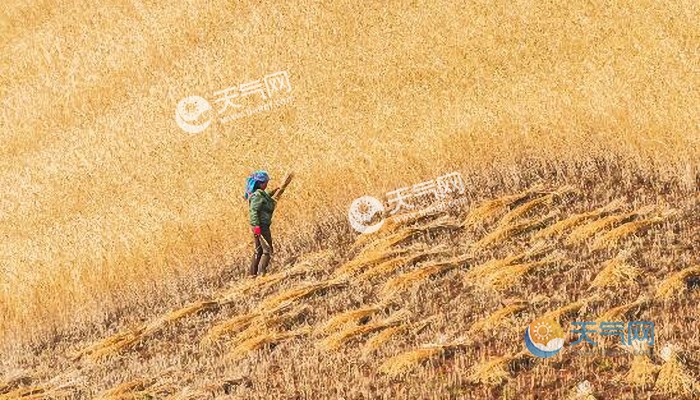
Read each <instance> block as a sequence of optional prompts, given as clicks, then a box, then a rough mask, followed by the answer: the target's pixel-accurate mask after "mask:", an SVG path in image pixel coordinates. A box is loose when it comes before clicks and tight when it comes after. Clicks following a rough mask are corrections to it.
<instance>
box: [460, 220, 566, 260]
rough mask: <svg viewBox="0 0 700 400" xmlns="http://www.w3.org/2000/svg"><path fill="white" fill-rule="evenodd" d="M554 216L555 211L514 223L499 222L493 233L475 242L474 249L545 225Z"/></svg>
mask: <svg viewBox="0 0 700 400" xmlns="http://www.w3.org/2000/svg"><path fill="white" fill-rule="evenodd" d="M553 218H554V213H549V214H547V215H546V216H544V217H539V218H538V217H533V218H531V219H528V220H525V221H520V222H516V223H512V224H503V225H501V224H499V225H498V226H497V227H496V228H495V229H494V230H493V231H492V232H491V233H489V234H487V235H486V236H484V237H483V238H481V239H479V241H477V242H475V243H473V244H472V251H477V250H481V249H484V248H486V247H488V246H490V245H491V244H493V243H495V242H498V241H503V240H505V239H507V238H509V237H512V236H516V235H520V234H522V233H526V232H528V231H531V230H533V229H537V228H540V227H543V226H545V225H546V224H547V223H548V222H549V221H551V220H552V219H553Z"/></svg>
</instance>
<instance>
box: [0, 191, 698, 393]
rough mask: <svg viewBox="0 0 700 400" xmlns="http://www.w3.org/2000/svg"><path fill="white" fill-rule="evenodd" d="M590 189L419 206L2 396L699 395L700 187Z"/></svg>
mask: <svg viewBox="0 0 700 400" xmlns="http://www.w3.org/2000/svg"><path fill="white" fill-rule="evenodd" d="M580 182H582V184H581V185H564V184H562V185H559V186H554V187H552V186H547V185H544V184H538V185H533V184H530V185H525V186H524V188H523V189H522V190H518V191H514V192H507V191H505V190H503V193H501V194H500V195H499V196H497V197H493V198H484V199H481V200H479V201H475V202H474V203H473V204H471V205H470V206H468V207H464V208H463V209H455V210H450V211H449V212H438V211H434V212H428V213H421V215H419V214H415V215H414V216H410V215H403V216H402V217H403V218H402V221H403V222H402V223H401V224H397V223H395V221H394V220H391V219H390V220H388V221H387V223H386V224H385V225H384V226H383V227H382V229H380V231H379V232H377V233H375V234H371V235H362V236H359V237H357V238H356V240H355V241H354V243H348V244H347V245H346V246H342V245H338V246H337V247H333V248H326V249H323V250H321V251H314V252H306V253H300V254H298V255H297V256H298V257H292V258H291V259H290V260H289V262H288V263H287V264H286V265H277V266H276V267H275V268H274V270H273V271H272V272H271V273H270V274H268V275H266V276H264V277H259V278H256V279H250V278H245V279H240V280H236V281H231V282H230V283H229V284H228V285H227V286H225V287H221V288H219V289H218V290H216V291H214V292H213V293H211V294H210V295H208V296H206V297H203V298H201V299H198V300H196V301H193V302H191V303H189V304H185V305H183V306H179V307H173V308H172V309H171V311H169V312H167V313H165V314H163V315H156V316H154V317H153V318H151V319H148V320H144V321H142V322H141V323H137V324H131V325H129V326H125V325H124V323H117V324H116V326H117V327H116V328H114V329H110V330H109V331H108V332H105V333H103V334H101V336H102V337H97V336H95V334H94V333H93V336H95V337H94V338H93V339H87V338H85V337H84V336H81V335H76V337H72V338H64V339H63V340H61V341H59V342H58V343H55V344H53V345H52V346H50V347H45V348H37V349H34V351H35V354H32V355H26V357H25V359H24V360H21V362H18V364H23V367H24V369H22V368H21V367H22V366H19V367H20V369H17V370H13V371H7V373H6V376H5V379H6V382H5V383H4V384H3V385H0V393H3V395H0V398H2V399H5V398H7V399H10V398H26V399H29V398H59V397H63V396H68V397H72V398H96V397H98V398H102V399H141V398H144V399H145V398H159V399H160V398H163V399H166V398H167V399H207V398H214V397H216V398H219V397H221V398H226V396H232V397H231V398H247V399H250V398H260V399H267V398H309V399H312V398H318V397H319V396H320V397H324V398H326V397H327V398H347V399H350V398H353V399H355V398H379V397H381V398H407V397H411V398H454V397H460V398H473V399H483V398H503V399H515V398H543V399H544V398H547V399H549V398H581V399H583V398H585V399H593V398H599V399H607V398H616V399H622V398H625V399H626V398H630V399H631V398H647V396H649V395H651V396H652V397H651V398H658V399H666V398H674V399H675V398H686V399H691V398H697V396H698V393H700V392H698V390H699V389H700V386H699V384H698V382H699V380H700V374H699V373H698V371H699V370H700V369H698V365H700V358H698V354H700V353H699V352H698V350H700V340H698V339H699V337H698V332H697V321H698V320H699V317H700V309H699V308H698V307H697V303H698V301H699V300H700V290H698V278H699V277H700V259H698V254H700V253H699V252H698V251H699V250H700V242H699V241H698V240H697V238H698V237H699V236H698V235H699V234H700V196H698V193H697V192H688V191H683V190H680V189H678V188H677V187H675V186H673V185H670V186H667V189H668V191H667V192H666V193H661V192H660V191H659V192H654V191H651V190H648V189H644V188H643V187H641V189H635V188H634V186H630V185H629V183H627V184H620V183H618V184H617V185H615V184H613V183H612V181H608V180H607V179H605V180H603V181H596V180H594V179H591V180H589V181H587V182H586V181H584V180H581V181H580ZM647 187H648V188H651V187H656V186H654V185H648V186H647ZM241 269H243V267H242V266H241ZM541 317H550V318H553V319H555V320H556V321H558V322H559V323H560V324H561V326H562V327H564V330H565V331H567V345H566V346H565V347H564V349H563V350H562V351H561V353H560V354H558V355H557V356H555V357H553V358H549V359H540V358H537V357H534V356H532V355H531V354H530V353H529V352H528V351H527V350H526V348H525V346H524V343H523V333H524V331H525V327H526V326H527V325H528V324H529V323H530V321H532V320H534V319H536V318H541ZM573 321H624V322H625V323H626V322H627V321H652V322H654V323H655V345H654V346H652V347H651V349H650V353H649V354H650V355H633V354H632V349H631V348H628V347H624V346H620V345H619V343H618V342H619V340H618V339H617V338H616V337H602V336H596V337H595V339H596V341H597V342H598V345H597V346H596V348H595V349H596V351H600V349H602V348H605V349H607V351H608V352H609V353H608V354H601V353H595V354H588V355H586V354H583V353H581V350H583V349H588V350H591V349H593V347H590V346H589V347H586V346H587V345H584V344H578V345H573V344H572V341H573V340H574V339H576V338H577V337H578V335H576V334H572V333H571V332H570V330H571V329H573V328H571V329H570V323H571V322H573ZM664 349H665V350H664ZM15 361H19V360H15ZM584 381H587V382H588V383H586V382H584Z"/></svg>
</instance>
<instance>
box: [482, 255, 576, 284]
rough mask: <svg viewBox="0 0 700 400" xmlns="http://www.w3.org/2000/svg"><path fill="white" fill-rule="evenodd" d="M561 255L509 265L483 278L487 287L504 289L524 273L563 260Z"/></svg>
mask: <svg viewBox="0 0 700 400" xmlns="http://www.w3.org/2000/svg"><path fill="white" fill-rule="evenodd" d="M562 259H563V257H562V256H561V255H552V256H547V257H545V258H544V259H542V260H539V261H531V262H527V263H522V264H516V265H508V266H504V267H503V268H499V269H497V270H495V271H493V272H492V273H491V274H489V275H488V276H485V277H483V278H482V280H483V282H484V284H485V285H486V286H487V287H492V288H494V289H497V290H503V289H507V288H509V287H511V286H512V285H514V284H515V283H516V282H517V281H518V280H519V279H520V278H522V277H523V276H524V275H526V274H528V273H530V272H531V271H533V270H535V269H538V268H541V267H544V266H547V265H550V264H553V263H557V262H559V261H561V260H562Z"/></svg>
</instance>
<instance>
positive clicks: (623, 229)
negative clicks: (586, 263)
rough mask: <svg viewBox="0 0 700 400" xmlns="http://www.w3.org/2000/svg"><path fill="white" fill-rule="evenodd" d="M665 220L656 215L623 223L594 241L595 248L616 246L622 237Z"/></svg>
mask: <svg viewBox="0 0 700 400" xmlns="http://www.w3.org/2000/svg"><path fill="white" fill-rule="evenodd" d="M663 220H664V219H663V218H661V217H655V218H648V219H643V220H640V221H631V222H627V223H625V224H622V225H620V226H618V227H616V228H613V229H611V230H610V231H608V232H606V233H604V234H602V235H600V237H599V238H598V239H596V241H595V242H593V249H601V248H604V247H612V246H616V245H617V244H618V243H619V241H620V239H622V238H624V237H626V236H629V235H631V234H633V233H636V232H638V231H639V230H641V229H644V228H647V227H649V226H651V225H653V224H658V223H660V222H663Z"/></svg>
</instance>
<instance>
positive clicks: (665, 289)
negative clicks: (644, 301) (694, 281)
mask: <svg viewBox="0 0 700 400" xmlns="http://www.w3.org/2000/svg"><path fill="white" fill-rule="evenodd" d="M694 276H700V265H696V266H693V267H688V268H685V269H683V270H681V271H679V272H676V273H675V274H673V275H671V276H669V277H668V278H666V279H664V280H663V281H662V282H661V283H659V287H658V288H657V289H656V293H655V296H656V297H657V298H659V299H662V300H665V301H668V300H671V299H672V298H674V297H678V296H681V295H682V294H683V293H684V292H685V291H686V287H687V285H686V280H687V279H688V278H691V277H694Z"/></svg>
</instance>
